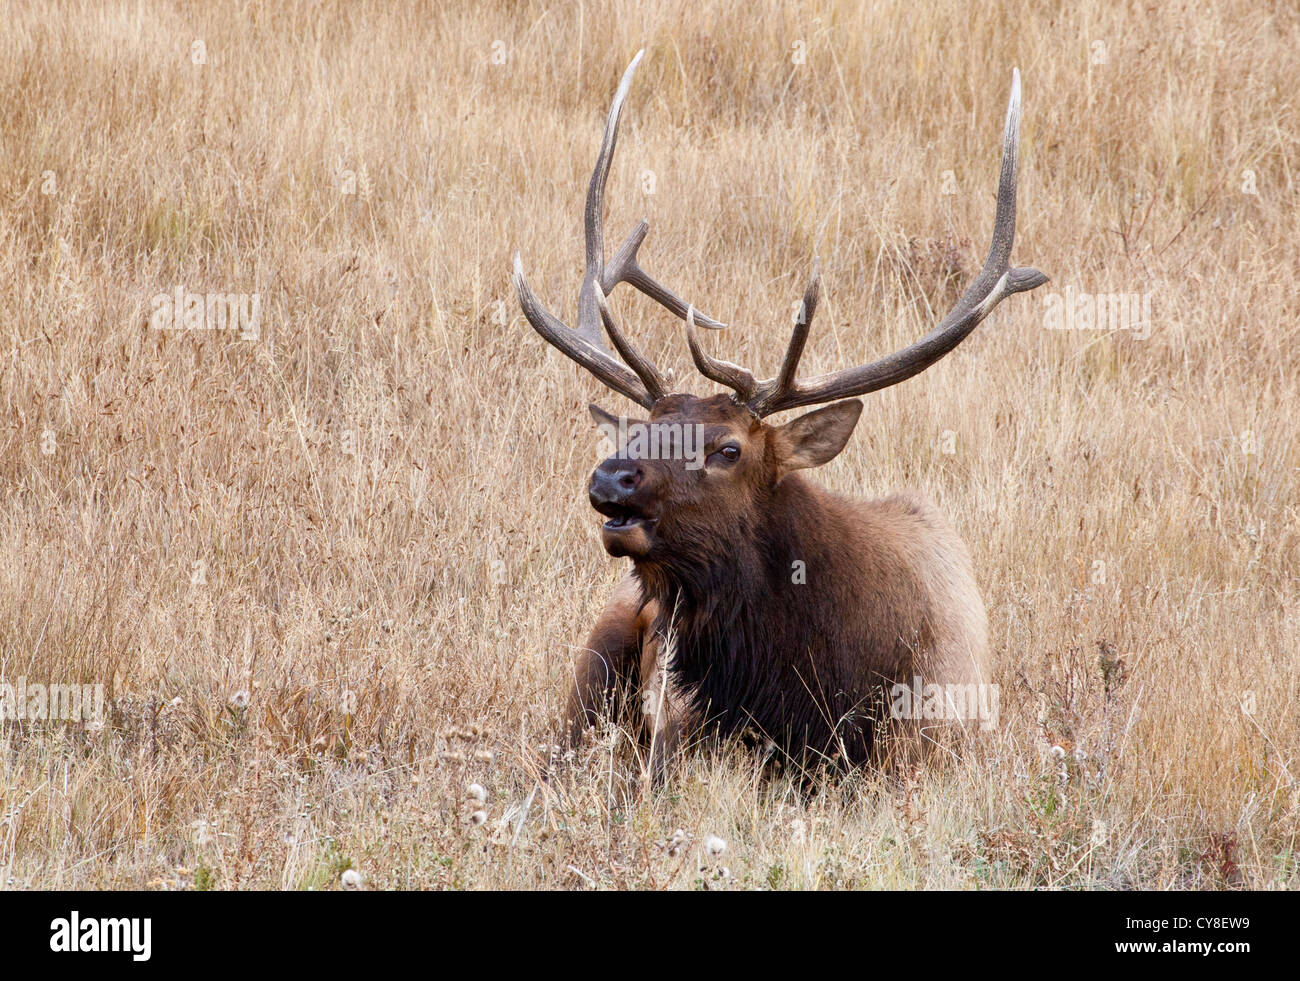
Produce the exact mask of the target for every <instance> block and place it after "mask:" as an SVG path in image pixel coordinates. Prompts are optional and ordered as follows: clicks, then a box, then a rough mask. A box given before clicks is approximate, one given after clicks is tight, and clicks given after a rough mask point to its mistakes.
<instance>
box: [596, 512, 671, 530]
mask: <svg viewBox="0 0 1300 981" xmlns="http://www.w3.org/2000/svg"><path fill="white" fill-rule="evenodd" d="M657 520H658V519H657V518H647V517H646V516H645V515H641V514H633V513H632V512H630V511H629V512H628V513H626V514H616V515H614V516H613V517H611V518H610V519H609V520H608V521H606V522H605V524H604V527H605V528H606V529H608V530H609V531H630V530H632V529H634V528H643V529H645V530H646V531H649V530H650V529H651V528H653V527H654V525H655V522H656V521H657Z"/></svg>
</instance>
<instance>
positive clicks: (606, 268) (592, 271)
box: [513, 49, 725, 408]
mask: <svg viewBox="0 0 1300 981" xmlns="http://www.w3.org/2000/svg"><path fill="white" fill-rule="evenodd" d="M643 54H645V50H644V49H642V50H641V51H638V52H637V53H636V57H635V58H633V59H632V63H631V64H630V65H628V66H627V71H625V72H624V73H623V80H622V81H621V82H620V83H619V86H618V91H617V93H615V95H614V102H613V104H612V105H611V106H610V107H609V117H608V119H607V120H606V122H605V137H604V139H603V140H602V142H601V146H600V155H599V156H598V157H597V158H596V169H595V170H594V171H593V172H592V175H591V184H590V185H589V186H588V188H587V207H586V211H585V219H584V222H585V231H586V242H587V249H586V251H587V271H586V273H585V275H584V276H583V277H582V287H581V289H580V290H579V292H578V326H577V329H573V328H570V327H569V326H567V325H566V324H565V323H564V322H562V321H561V320H559V319H558V318H556V317H554V316H552V315H551V313H550V312H549V311H548V310H547V309H546V308H545V307H543V306H542V305H541V303H540V302H538V300H537V297H536V296H535V295H534V294H533V291H532V289H531V288H529V286H528V281H527V280H526V279H525V278H524V267H523V262H522V261H521V260H520V258H519V253H518V252H516V253H515V258H514V276H513V279H514V284H515V292H517V293H518V294H519V305H520V307H522V308H523V311H524V316H525V317H527V318H528V322H529V323H530V324H532V326H533V329H534V330H535V331H537V333H539V334H541V335H542V337H543V338H544V339H545V340H546V341H547V342H548V343H549V344H551V345H552V346H554V347H556V348H559V349H560V351H562V352H563V353H564V354H566V355H568V356H569V357H570V358H572V359H573V360H574V361H576V362H577V363H578V364H580V365H582V366H583V367H584V368H586V369H587V370H588V371H590V372H591V373H592V374H593V375H595V376H596V377H597V378H599V379H600V380H601V381H602V382H603V383H604V384H606V385H608V386H609V387H610V388H612V389H614V391H616V392H619V393H620V394H622V395H626V396H627V397H628V398H630V399H632V401H634V402H637V403H639V404H640V405H643V406H645V407H646V408H650V407H652V406H653V405H654V403H655V402H656V401H658V400H659V399H661V398H662V397H663V396H664V395H665V394H666V392H667V389H666V385H665V382H664V379H663V376H662V375H661V374H660V373H659V370H658V369H657V368H656V367H655V366H654V364H653V363H652V362H651V361H649V360H648V359H647V358H645V357H643V356H642V355H641V354H640V353H639V352H638V351H637V350H636V348H634V347H633V346H632V345H631V343H630V342H629V341H628V340H627V338H626V337H624V336H623V333H622V332H621V331H620V330H619V328H618V326H617V325H616V323H615V322H614V318H613V315H612V314H611V313H610V311H609V306H608V304H607V303H606V302H605V298H606V296H608V294H609V293H610V292H611V291H612V290H613V289H614V287H615V286H617V285H618V284H619V283H627V284H628V285H630V286H632V287H634V288H636V289H637V290H640V291H641V292H642V293H644V294H645V295H646V296H648V297H650V299H652V300H654V301H655V302H656V303H658V304H659V305H660V306H662V307H664V308H666V309H668V310H670V311H671V312H672V313H674V314H676V315H677V316H678V317H681V318H683V319H686V318H687V317H688V315H690V314H691V313H692V311H693V307H691V305H690V304H688V303H687V302H686V301H685V300H683V299H682V298H681V297H679V296H678V295H677V294H676V293H674V292H673V291H672V290H670V289H669V288H668V287H666V286H664V285H663V284H662V283H660V282H658V281H657V280H656V279H654V278H653V277H652V276H650V274H649V273H647V272H646V271H645V270H644V269H642V268H641V266H640V263H639V262H638V261H637V251H638V250H639V249H640V248H641V243H642V242H644V241H645V237H646V232H648V231H649V230H650V223H649V222H647V221H646V220H645V219H644V218H643V219H642V220H641V221H640V222H638V223H637V226H636V228H634V229H633V230H632V234H631V235H629V236H628V237H627V239H626V240H625V241H624V242H623V244H622V245H621V246H619V248H618V251H617V252H615V253H614V258H613V259H611V260H610V261H609V263H608V264H607V263H606V262H605V236H604V229H603V216H604V211H605V182H606V181H607V180H608V179H609V165H610V161H611V160H612V159H613V157H614V146H615V144H616V143H617V142H618V118H619V114H620V113H621V112H622V110H623V101H624V100H625V99H626V98H627V93H628V90H629V89H630V88H631V87H632V76H633V74H634V73H635V72H636V67H637V64H638V63H639V62H640V61H641V56H642V55H643ZM694 320H695V321H696V322H697V323H699V324H700V325H702V326H704V327H709V328H713V329H716V328H719V327H723V326H725V325H724V324H722V323H719V322H718V321H716V320H714V319H713V318H711V317H706V316H704V315H702V314H699V313H695V314H694ZM602 323H603V324H604V326H605V330H606V331H607V332H608V333H609V338H610V340H611V341H612V342H613V344H614V347H615V349H616V350H617V351H618V353H619V354H620V355H621V356H622V358H623V360H624V361H625V362H627V363H626V364H622V363H620V362H619V361H618V360H616V359H615V358H614V356H613V355H612V354H611V353H610V351H609V349H608V348H607V347H606V346H605V344H604V342H603V341H602V340H601V337H600V328H601V324H602ZM629 367H630V369H631V370H629Z"/></svg>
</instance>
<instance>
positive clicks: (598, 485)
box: [587, 456, 658, 558]
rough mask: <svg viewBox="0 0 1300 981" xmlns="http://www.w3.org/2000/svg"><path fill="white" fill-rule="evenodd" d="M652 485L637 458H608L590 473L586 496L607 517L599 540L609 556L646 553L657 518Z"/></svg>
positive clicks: (648, 549) (647, 473)
mask: <svg viewBox="0 0 1300 981" xmlns="http://www.w3.org/2000/svg"><path fill="white" fill-rule="evenodd" d="M653 484H654V480H653V478H652V475H651V473H650V472H649V471H648V470H647V469H646V467H645V466H644V464H643V462H642V461H640V460H629V459H625V458H622V457H616V456H615V457H610V458H609V459H608V460H606V461H605V462H604V463H602V464H601V465H600V466H598V467H597V468H596V469H595V471H594V472H593V473H592V475H591V485H590V486H589V487H588V489H587V499H588V500H589V501H591V506H592V507H593V508H595V509H596V510H597V511H598V512H599V513H600V514H603V515H604V516H605V517H606V518H607V519H608V520H607V521H606V522H605V523H604V525H602V526H601V529H600V540H601V544H603V545H604V546H605V551H607V552H608V553H609V554H610V555H613V556H615V557H619V556H624V555H627V556H631V557H632V558H640V557H642V556H644V555H646V554H648V553H649V551H650V547H651V545H652V533H653V531H654V526H655V523H656V522H657V521H658V515H657V514H655V513H654V511H655V498H654V493H653V489H652V488H653Z"/></svg>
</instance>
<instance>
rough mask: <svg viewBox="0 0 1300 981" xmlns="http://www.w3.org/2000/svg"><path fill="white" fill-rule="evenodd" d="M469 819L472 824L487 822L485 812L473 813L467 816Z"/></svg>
mask: <svg viewBox="0 0 1300 981" xmlns="http://www.w3.org/2000/svg"><path fill="white" fill-rule="evenodd" d="M469 819H470V821H471V822H472V823H474V824H482V823H483V822H484V821H486V820H487V811H475V812H474V813H473V814H471V815H470V816H469Z"/></svg>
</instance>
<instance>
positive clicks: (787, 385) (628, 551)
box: [513, 51, 1047, 561]
mask: <svg viewBox="0 0 1300 981" xmlns="http://www.w3.org/2000/svg"><path fill="white" fill-rule="evenodd" d="M643 54H644V51H641V52H638V53H637V55H636V57H635V58H633V59H632V63H631V64H630V65H629V66H628V68H627V71H626V72H624V74H623V79H622V82H621V83H620V84H619V87H618V91H617V93H616V94H615V96H614V102H613V105H612V106H611V107H610V110H609V117H608V119H607V121H606V124H605V136H604V140H603V141H602V144H601V149H600V154H599V156H598V158H597V160H596V169H595V172H594V173H593V174H592V177H591V184H590V185H589V187H588V190H587V206H586V215H585V231H586V260H587V261H586V274H585V275H584V276H583V280H582V286H581V289H580V291H579V293H578V326H577V328H576V329H574V328H570V327H568V326H567V325H565V324H564V323H562V322H561V321H560V320H558V319H557V318H556V317H554V316H553V315H552V314H551V313H550V312H549V311H547V310H546V309H545V308H544V307H543V306H542V305H541V303H539V302H538V300H537V297H536V296H535V295H534V294H533V291H532V289H531V288H530V287H529V285H528V282H527V280H526V279H525V278H524V271H523V264H522V262H521V261H520V258H519V254H518V253H517V252H516V253H515V257H514V276H513V279H514V284H515V290H516V292H517V293H518V295H519V304H520V306H521V307H522V309H523V312H524V316H525V317H526V318H527V319H528V322H529V323H530V324H531V325H532V326H533V329H534V330H536V331H537V333H539V334H541V336H542V337H543V338H544V339H545V340H546V341H547V342H548V343H550V344H551V345H553V346H554V347H556V348H558V349H559V350H560V351H562V352H563V353H564V354H565V355H567V356H568V357H569V358H571V359H573V360H574V361H576V362H577V363H578V364H580V365H582V366H583V367H584V368H586V369H587V370H588V371H590V372H591V373H592V374H593V375H595V376H596V377H597V378H598V379H600V381H601V382H603V383H604V384H605V385H607V386H608V387H609V388H611V389H613V390H614V391H616V392H618V393H619V394H621V395H624V396H626V397H627V398H630V399H631V400H632V401H634V402H636V403H638V404H639V405H641V406H642V407H644V408H645V409H648V410H649V413H650V414H649V417H648V418H646V419H642V420H627V419H620V418H618V417H616V416H614V415H612V414H610V413H608V412H605V411H604V410H603V409H600V408H598V407H597V406H594V405H593V406H591V413H592V416H593V418H594V419H595V420H596V422H597V424H598V425H599V426H600V427H601V429H602V431H603V432H604V434H605V435H606V437H607V438H608V439H609V440H610V441H611V442H612V443H614V444H615V448H614V452H613V453H611V455H610V456H609V457H608V459H606V460H605V461H604V462H603V463H601V464H600V466H599V467H597V468H596V471H595V473H593V474H592V478H591V485H590V489H589V497H590V500H591V504H592V506H593V507H594V508H595V509H596V510H597V511H598V512H600V513H601V514H602V515H604V516H605V517H606V518H607V520H606V522H605V524H604V527H603V528H602V541H603V543H604V545H605V548H606V550H607V551H608V552H609V553H610V554H611V555H615V556H621V555H627V556H631V557H632V558H634V559H637V560H638V561H641V560H650V561H653V560H655V559H656V558H667V557H668V556H671V555H678V556H680V555H684V554H688V553H692V554H695V555H697V556H698V557H700V558H703V557H705V556H710V555H712V556H717V555H725V554H726V553H727V552H728V551H729V550H730V549H733V548H735V547H737V546H738V545H739V544H740V543H741V542H742V540H743V539H744V537H745V535H746V533H747V531H749V530H752V529H754V528H755V527H756V526H757V525H758V524H759V523H760V522H761V521H762V516H763V515H764V514H765V513H766V509H765V503H766V502H767V501H769V500H770V499H771V497H772V496H773V495H774V494H776V493H777V489H778V487H779V486H780V485H781V482H782V480H783V478H784V477H785V476H786V475H787V474H789V473H790V472H791V471H794V470H798V469H802V468H806V467H816V466H820V465H821V464H823V463H826V462H827V461H828V460H831V459H832V458H834V457H835V456H836V455H837V454H838V453H839V452H840V450H842V449H843V448H844V446H845V444H846V443H847V442H848V438H849V436H850V435H851V434H852V431H853V427H854V426H855V425H856V424H857V421H858V417H859V415H860V414H861V411H862V403H861V402H860V401H858V400H857V399H855V398H852V396H857V395H864V394H866V393H868V392H874V391H877V390H878V389H882V388H886V387H888V386H890V385H896V384H898V383H899V382H901V381H904V380H906V379H908V378H910V377H912V376H913V375H915V374H918V373H920V372H922V371H924V370H925V369H926V368H928V367H929V366H930V365H932V364H934V363H935V362H936V361H938V360H939V359H940V358H942V357H943V356H944V355H946V354H947V353H948V352H949V351H951V350H952V349H953V348H955V347H956V346H957V345H958V344H960V343H961V342H962V341H963V340H964V339H965V338H966V337H967V336H968V335H969V334H970V333H971V331H973V330H974V329H975V327H976V326H977V325H978V324H979V323H980V321H982V320H983V319H984V318H985V317H987V316H988V314H989V312H990V311H991V310H992V309H993V308H994V307H995V306H997V304H998V303H1000V302H1001V301H1002V300H1004V299H1005V298H1006V297H1008V296H1010V295H1012V294H1013V293H1022V292H1025V291H1027V290H1031V289H1034V288H1035V287H1037V286H1041V285H1042V284H1043V283H1045V282H1047V277H1046V276H1045V275H1044V274H1043V273H1041V272H1039V271H1038V270H1037V269H1032V268H1029V267H1014V268H1013V267H1012V266H1011V265H1010V257H1011V245H1012V241H1013V238H1014V236H1015V224H1016V174H1017V151H1018V147H1019V141H1020V73H1019V71H1018V70H1015V71H1013V73H1012V82H1011V98H1010V102H1009V104H1008V106H1007V116H1006V126H1005V129H1004V132H1003V137H1002V171H1001V175H1000V178H999V181H998V197H997V208H996V215H995V218H994V223H993V242H992V245H991V247H990V249H989V253H988V258H987V259H986V260H985V262H984V267H983V269H982V270H981V271H980V274H979V276H978V277H977V278H976V279H975V281H974V282H973V283H972V284H971V285H970V286H969V287H968V288H967V290H966V291H965V292H964V293H963V294H962V296H961V298H960V299H959V300H958V301H957V304H956V306H955V307H953V309H952V310H951V311H950V312H949V313H948V315H947V316H946V317H944V318H943V320H942V321H940V323H939V324H938V326H936V327H935V328H934V329H933V330H932V331H930V333H929V334H927V335H926V336H925V337H923V338H921V339H920V340H918V341H916V342H915V343H914V344H911V345H909V346H908V347H905V348H903V349H902V350H899V351H895V352H894V353H893V354H890V355H887V356H886V357H884V358H881V359H880V360H878V361H874V362H872V363H871V364H866V365H860V366H857V367H853V368H846V369H843V370H840V371H834V372H830V373H828V374H825V375H820V376H817V377H814V378H808V379H803V380H801V379H799V378H798V377H797V372H798V367H799V359H800V356H801V355H802V354H803V349H804V345H805V343H806V342H807V340H808V331H809V327H810V325H811V323H812V319H813V314H814V313H815V312H816V309H817V300H818V296H819V294H820V276H819V273H818V268H817V264H816V262H814V266H813V274H812V278H811V280H810V282H809V284H808V288H807V289H806V291H805V292H804V297H803V303H802V305H801V307H800V310H799V315H798V317H797V318H796V321H795V325H794V330H793V333H792V335H791V337H790V343H789V345H788V347H787V349H786V353H785V358H784V359H783V361H782V363H781V368H780V370H779V371H778V372H777V374H776V375H775V376H774V377H773V378H770V379H767V380H765V381H759V380H757V379H756V378H755V377H754V375H753V374H751V373H750V372H749V371H747V370H746V369H744V368H742V367H740V366H739V365H735V364H732V363H731V362H729V361H723V360H720V359H717V358H714V357H711V356H710V355H708V354H707V353H705V352H704V350H703V349H702V348H701V346H700V343H699V338H698V336H697V328H698V327H707V328H710V329H715V330H716V329H719V328H722V327H724V326H725V325H724V324H722V323H720V322H719V321H717V320H714V319H713V318H711V317H707V316H704V315H703V314H700V313H699V312H698V311H696V310H695V308H694V307H693V306H692V305H691V304H689V303H687V302H686V301H684V300H682V299H681V298H680V297H679V296H677V294H676V293H674V292H673V291H672V290H670V289H668V288H667V287H665V286H663V285H662V284H660V283H659V282H658V281H656V280H655V279H653V278H652V277H651V276H650V275H648V274H647V273H646V272H645V271H644V270H643V269H642V268H641V266H640V264H639V262H638V258H637V254H638V250H639V249H640V247H641V244H642V242H643V241H644V240H645V236H646V232H647V231H648V230H649V224H648V222H646V221H645V220H644V219H642V221H641V222H639V223H638V224H637V226H636V228H635V229H633V231H632V233H631V234H630V235H629V236H628V237H627V239H626V240H625V241H624V242H623V244H622V245H621V246H620V247H619V249H618V250H617V251H616V252H615V253H614V257H613V258H612V259H611V260H610V261H609V262H608V263H606V262H605V251H604V239H603V228H602V217H603V213H604V193H605V182H606V181H607V179H608V177H609V167H610V161H611V159H612V157H613V154H614V146H615V143H616V142H617V139H618V122H619V115H620V113H621V111H622V107H623V102H624V100H625V99H626V97H627V93H628V90H629V88H630V87H631V84H632V76H633V74H634V73H635V71H636V67H637V64H638V63H639V62H640V60H641V56H642V55H643ZM623 282H626V283H629V284H630V285H632V286H634V287H635V288H636V289H638V290H639V291H641V292H642V293H644V294H646V295H647V296H649V297H650V298H651V299H653V300H654V301H655V302H657V303H659V304H660V305H661V306H663V307H665V308H666V309H667V310H669V311H671V312H672V313H673V314H675V315H676V316H678V317H679V318H681V319H682V320H683V321H685V329H686V341H687V344H688V346H689V348H690V352H691V357H692V359H693V360H694V362H695V366H696V367H697V368H698V369H699V371H700V373H701V374H703V375H704V376H705V377H706V378H708V379H711V380H712V381H715V382H719V383H720V384H723V385H726V386H727V387H729V388H730V389H732V392H733V394H731V395H714V396H710V397H707V398H696V397H694V396H692V395H685V394H672V393H670V392H669V389H668V383H667V382H666V381H665V379H664V377H663V376H662V375H661V374H660V372H659V371H658V369H657V368H656V367H655V366H654V364H653V363H651V362H650V361H649V360H648V359H647V358H645V357H644V356H643V355H641V353H640V352H638V351H637V350H636V348H635V347H633V346H632V344H631V343H630V342H629V341H628V339H627V337H626V336H625V335H624V334H623V332H622V331H621V329H620V328H619V326H618V324H617V322H616V321H615V320H614V317H613V315H612V314H611V312H610V309H609V305H608V303H607V302H606V297H607V296H608V294H609V293H610V292H611V291H612V290H613V288H614V287H615V286H616V285H618V284H619V283H623ZM602 325H603V327H604V331H605V333H606V334H608V336H609V340H610V342H611V343H612V344H613V346H614V349H615V350H616V351H617V352H618V355H619V357H620V358H621V359H622V360H621V361H620V360H618V359H617V358H615V357H614V355H613V354H612V353H611V352H610V350H609V348H607V347H606V346H605V344H604V342H603V340H602V339H601V327H602ZM825 402H830V403H832V404H831V405H827V406H825V407H824V408H821V409H818V410H815V411H813V412H809V413H807V414H806V415H803V416H800V417H798V418H796V419H794V420H793V421H792V422H788V423H786V424H785V425H781V426H777V425H772V424H770V423H768V422H766V421H765V419H766V417H767V416H769V415H771V414H773V413H776V412H780V411H782V410H785V409H794V408H799V407H801V406H808V405H817V404H820V403H825Z"/></svg>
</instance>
